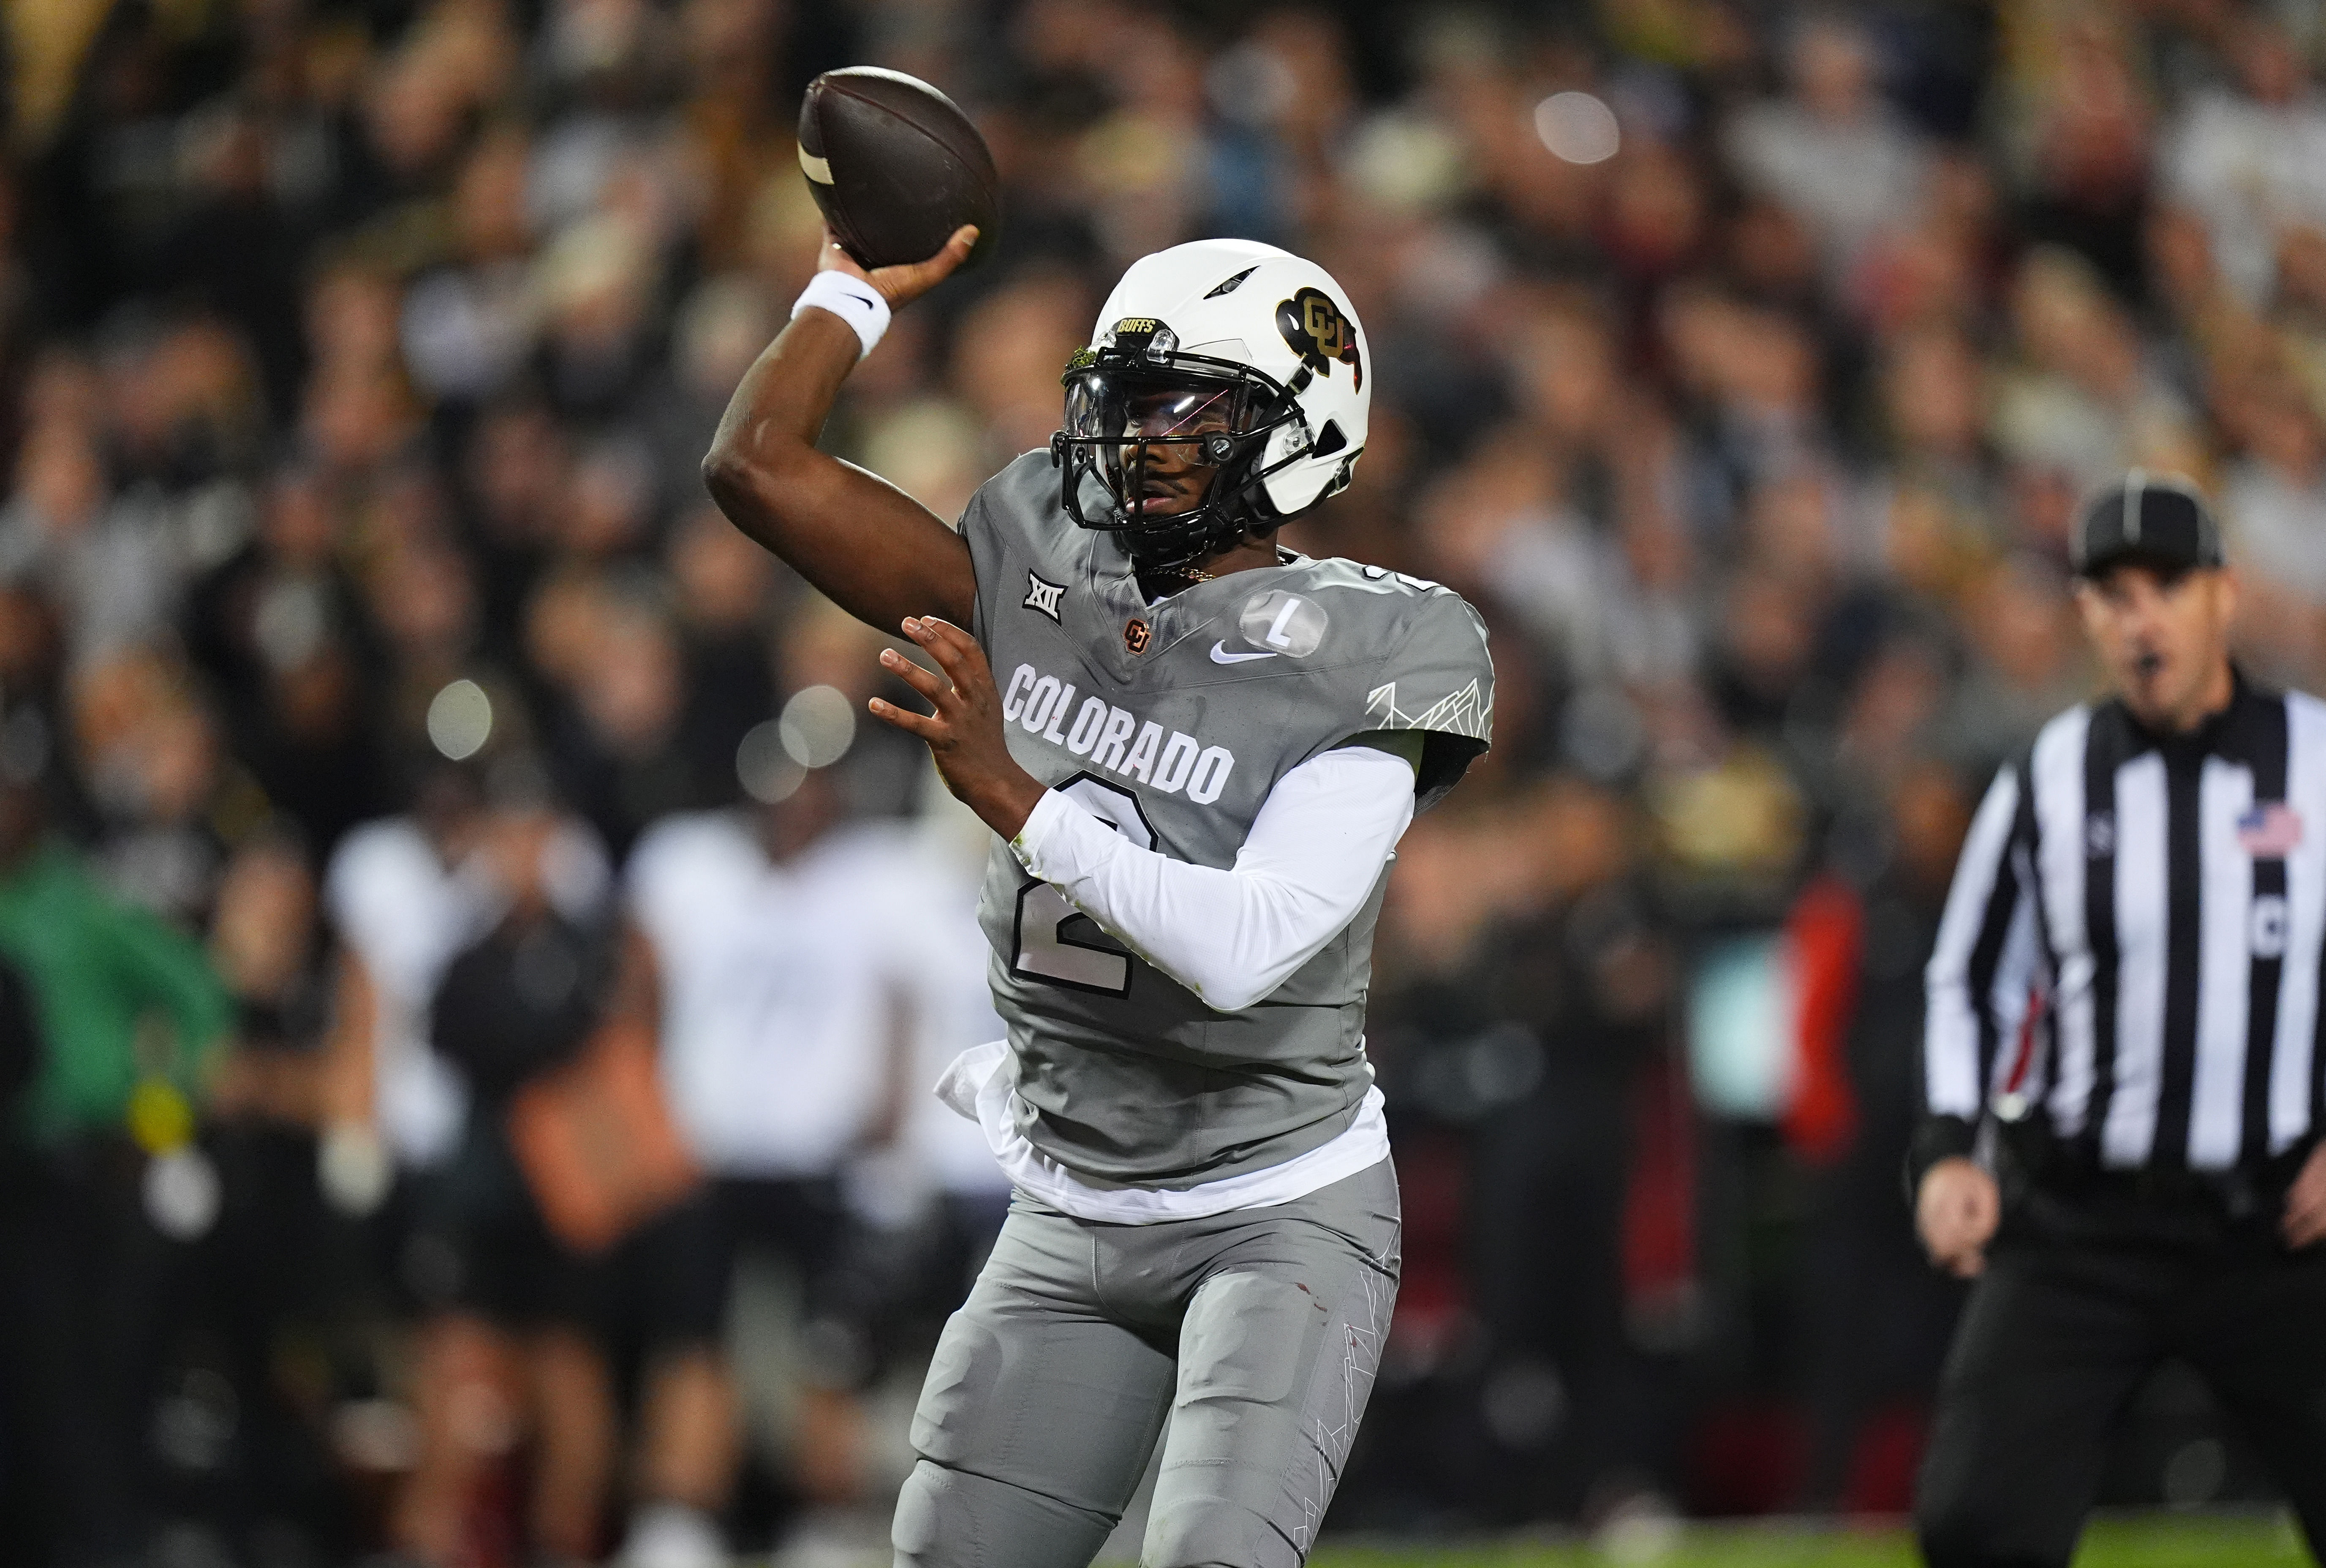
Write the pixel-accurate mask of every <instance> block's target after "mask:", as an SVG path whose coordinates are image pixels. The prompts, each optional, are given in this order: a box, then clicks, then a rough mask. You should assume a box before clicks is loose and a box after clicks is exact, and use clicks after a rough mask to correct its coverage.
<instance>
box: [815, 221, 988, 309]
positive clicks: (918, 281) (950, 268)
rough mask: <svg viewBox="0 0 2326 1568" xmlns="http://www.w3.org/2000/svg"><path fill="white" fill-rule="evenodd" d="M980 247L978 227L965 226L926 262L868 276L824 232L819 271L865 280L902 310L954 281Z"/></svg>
mask: <svg viewBox="0 0 2326 1568" xmlns="http://www.w3.org/2000/svg"><path fill="white" fill-rule="evenodd" d="M976 244H977V228H976V226H975V225H973V224H967V223H964V224H963V225H962V226H961V227H959V228H956V229H954V231H953V237H952V238H951V239H949V240H947V241H945V242H944V248H943V249H942V250H940V251H938V252H937V254H936V255H933V256H931V257H929V258H928V259H927V260H926V261H916V262H907V263H903V264H899V265H897V266H893V267H874V268H872V269H871V270H870V272H867V271H866V270H865V269H864V268H862V267H861V266H859V265H857V264H856V258H855V257H854V256H851V255H849V254H848V253H847V252H846V251H844V250H842V249H841V248H840V242H839V241H838V240H836V239H834V238H833V237H832V230H830V229H828V228H827V229H825V230H824V231H823V251H822V252H821V253H819V254H818V255H817V256H816V258H815V270H816V271H818V272H820V273H846V274H848V275H849V276H850V277H852V278H862V279H863V280H864V281H865V282H866V283H870V284H871V285H872V286H873V287H874V288H876V289H878V290H879V291H880V297H881V298H882V299H884V300H886V301H888V302H889V309H890V310H892V311H895V310H901V309H903V308H904V307H905V306H907V305H908V304H910V303H912V302H914V301H915V300H917V299H919V298H920V297H921V296H922V295H923V294H926V293H927V292H929V291H930V290H931V289H934V288H935V287H936V286H937V285H938V284H939V283H943V282H944V281H945V279H947V278H949V277H951V276H952V275H953V274H954V272H955V271H956V270H957V269H958V268H959V267H960V266H961V264H962V263H963V262H965V261H967V260H968V259H969V252H970V247H971V246H974V245H976Z"/></svg>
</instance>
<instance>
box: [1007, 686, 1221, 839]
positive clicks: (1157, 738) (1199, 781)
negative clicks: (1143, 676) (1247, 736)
mask: <svg viewBox="0 0 2326 1568" xmlns="http://www.w3.org/2000/svg"><path fill="white" fill-rule="evenodd" d="M1074 701H1075V689H1074V686H1073V685H1072V684H1071V683H1070V682H1061V681H1060V680H1059V679H1058V678H1057V677H1056V675H1045V674H1042V673H1039V672H1037V670H1036V669H1035V668H1034V666H1033V665H1031V664H1020V665H1019V666H1018V668H1017V669H1015V670H1013V671H1011V672H1010V675H1009V686H1008V687H1007V688H1006V689H1005V690H1004V691H1002V694H1001V717H1002V718H1003V719H1016V720H1017V721H1018V723H1019V725H1020V726H1021V727H1022V728H1024V729H1025V731H1026V733H1027V734H1028V735H1038V736H1040V737H1041V738H1043V739H1044V740H1047V741H1048V742H1050V743H1051V744H1052V745H1054V746H1063V747H1065V748H1066V749H1067V750H1068V751H1069V752H1072V753H1073V754H1074V755H1075V756H1087V757H1088V758H1090V763H1091V765H1092V766H1093V767H1103V768H1105V769H1106V770H1107V771H1108V772H1110V773H1113V774H1117V775H1121V776H1122V777H1124V778H1135V779H1137V780H1139V781H1140V783H1142V784H1148V785H1149V786H1150V787H1152V788H1154V789H1156V790H1158V791H1159V792H1161V793H1164V794H1167V795H1169V794H1177V793H1178V792H1179V791H1180V790H1181V789H1182V788H1184V789H1186V792H1187V798H1188V799H1189V800H1191V801H1193V802H1195V803H1196V804H1197V805H1199V806H1203V805H1209V804H1211V803H1212V802H1214V801H1215V800H1217V799H1219V798H1220V792H1221V791H1222V790H1223V789H1225V788H1227V784H1228V775H1229V774H1230V773H1232V772H1233V771H1234V769H1235V757H1234V756H1233V754H1232V753H1230V752H1229V750H1228V749H1227V747H1223V746H1213V747H1206V746H1205V745H1204V744H1203V742H1201V741H1199V740H1197V739H1196V738H1195V737H1194V736H1192V735H1187V734H1185V733H1183V732H1181V731H1179V730H1177V729H1174V730H1172V731H1170V733H1169V735H1168V738H1167V737H1166V735H1165V733H1164V729H1163V727H1162V726H1161V725H1159V724H1158V723H1156V722H1155V721H1154V720H1153V719H1149V720H1147V721H1146V722H1145V723H1144V724H1141V723H1140V719H1139V716H1138V715H1137V714H1135V713H1132V712H1131V711H1130V710H1128V709H1124V708H1117V707H1115V706H1114V705H1113V704H1112V703H1110V702H1109V701H1107V700H1106V699H1104V698H1103V697H1085V698H1084V699H1083V705H1082V707H1081V709H1080V710H1075V706H1074ZM1069 712H1072V713H1074V716H1075V718H1074V723H1073V726H1072V727H1071V728H1069V727H1068V726H1067V723H1066V715H1067V714H1068V713H1069ZM1134 732H1135V734H1136V738H1133V736H1134Z"/></svg>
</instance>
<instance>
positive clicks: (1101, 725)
mask: <svg viewBox="0 0 2326 1568" xmlns="http://www.w3.org/2000/svg"><path fill="white" fill-rule="evenodd" d="M962 533H963V537H964V538H965V539H966V540H967V541H968V543H969V548H970V556H971V559H972V562H973V563H974V565H975V568H976V572H977V616H976V625H975V626H974V627H973V628H972V630H973V631H974V632H975V634H976V636H977V639H978V641H979V642H980V643H981V644H982V645H983V646H984V648H985V651H986V654H987V656H988V658H989V659H990V660H991V663H992V666H993V675H994V680H995V682H996V683H997V684H998V685H999V686H1000V690H1001V692H1002V698H1003V702H1002V712H1003V714H1004V717H1005V722H1006V724H1007V728H1008V734H1009V749H1010V753H1011V755H1012V756H1015V757H1016V758H1017V759H1018V761H1019V764H1020V765H1023V766H1024V767H1025V768H1026V769H1027V770H1028V772H1030V773H1032V774H1033V775H1034V776H1035V777H1037V778H1038V779H1040V780H1041V781H1042V782H1043V783H1044V784H1047V785H1049V786H1050V787H1051V788H1053V789H1056V790H1063V791H1065V792H1066V793H1069V794H1070V795H1072V796H1073V797H1074V798H1075V800H1076V801H1077V802H1079V803H1081V804H1083V805H1084V806H1086V807H1088V808H1089V809H1090V810H1092V811H1093V812H1096V813H1097V814H1099V815H1100V816H1101V817H1102V818H1103V819H1105V820H1106V821H1111V822H1112V823H1113V824H1114V826H1115V827H1116V829H1117V830H1120V831H1121V832H1122V833H1123V834H1125V835H1126V836H1127V837H1129V838H1130V840H1132V841H1133V842H1135V843H1137V844H1139V845H1140V846H1141V847H1142V848H1148V849H1157V850H1159V851H1161V852H1162V853H1164V854H1166V855H1169V856H1172V857H1174V858H1177V859H1181V860H1186V861H1190V862H1192V863H1194V864H1196V865H1199V866H1214V867H1220V868H1226V867H1230V866H1233V864H1234V863H1235V858H1236V852H1237V850H1238V849H1241V848H1242V845H1243V841H1244V837H1245V835H1246V834H1247V833H1248V832H1249V831H1250V830H1251V824H1252V819H1253V818H1254V817H1255V816H1257V815H1258V814H1259V812H1260V807H1261V802H1263V801H1265V800H1266V799H1267V798H1268V793H1269V792H1270V790H1271V789H1272V788H1274V787H1275V784H1276V781H1277V780H1278V779H1279V778H1281V777H1283V776H1284V775H1285V774H1286V773H1287V772H1289V770H1290V769H1292V768H1294V767H1297V766H1298V765H1300V764H1301V763H1304V762H1306V761H1307V760H1308V759H1309V758H1310V757H1312V756H1317V754H1318V753H1320V752H1324V751H1326V750H1329V749H1331V748H1332V747H1335V746H1337V745H1339V744H1341V743H1342V742H1344V741H1345V740H1347V739H1348V738H1350V737H1351V736H1353V735H1357V734H1361V733H1363V732H1366V731H1371V730H1383V729H1413V730H1420V731H1424V732H1426V734H1425V740H1424V747H1423V756H1422V764H1421V776H1420V779H1419V783H1418V786H1417V787H1418V789H1419V795H1420V802H1419V803H1420V804H1422V805H1425V806H1426V805H1428V803H1431V802H1432V801H1434V800H1435V799H1436V798H1437V796H1438V795H1439V794H1441V793H1444V792H1445V791H1446V790H1447V788H1450V787H1451V786H1452V784H1453V783H1454V781H1455V779H1456V778H1457V777H1458V776H1460V775H1461V772H1462V770H1463V769H1464V768H1465V767H1466V766H1467V765H1468V764H1469V762H1470V760H1471V758H1473V757H1475V756H1477V755H1478V754H1480V753H1481V752H1483V751H1484V750H1485V748H1486V743H1487V739H1488V729H1489V725H1490V723H1491V721H1492V718H1493V689H1494V688H1493V682H1494V674H1493V664H1492V663H1490V662H1489V660H1488V658H1487V654H1486V634H1485V628H1484V625H1483V624H1482V623H1481V622H1480V620H1479V619H1478V616H1477V613H1476V612H1475V610H1473V609H1472V608H1470V607H1469V605H1467V604H1466V603H1465V602H1464V601H1463V599H1462V598H1461V597H1460V596H1459V595H1457V594H1456V593H1454V592H1452V591H1451V590H1450V589H1445V588H1441V587H1439V586H1437V585H1436V584H1434V583H1426V582H1422V581H1419V580H1415V579H1409V578H1405V577H1401V576H1400V575H1398V574H1396V573H1394V572H1389V571H1382V569H1381V568H1379V567H1370V566H1359V565H1356V564H1354V563H1353V562H1350V561H1337V560H1335V561H1311V560H1308V559H1307V558H1305V557H1295V558H1293V559H1292V560H1290V561H1288V562H1285V563H1283V564H1279V565H1277V566H1274V567H1267V568H1262V569H1260V570H1256V571H1239V572H1234V573H1232V574H1229V575H1227V576H1223V577H1222V578H1219V579H1217V580H1214V581H1210V582H1201V583H1196V584H1194V585H1193V586H1191V587H1189V588H1187V589H1183V590H1182V591H1180V592H1178V593H1176V594H1174V595H1172V596H1171V597H1169V598H1166V599H1164V600H1163V601H1162V602H1161V603H1159V604H1154V605H1149V604H1148V603H1147V602H1146V600H1145V598H1144V597H1143V596H1142V595H1141V594H1140V589H1139V585H1138V582H1137V580H1136V579H1135V578H1134V576H1133V575H1132V571H1131V566H1130V556H1129V555H1128V554H1127V553H1126V552H1124V551H1123V549H1122V547H1121V544H1120V543H1118V542H1117V541H1116V540H1115V538H1114V537H1113V536H1112V534H1107V533H1097V532H1093V531H1092V530H1088V529H1084V528H1079V527H1076V526H1075V524H1074V523H1073V521H1072V520H1071V519H1069V518H1068V517H1067V516H1066V515H1065V510H1064V509H1063V508H1062V507H1061V506H1059V505H1058V480H1057V475H1056V470H1054V469H1052V467H1051V466H1050V462H1049V458H1048V454H1047V453H1046V452H1029V453H1028V454H1027V455H1026V456H1024V457H1022V458H1019V459H1018V460H1017V461H1015V462H1013V463H1011V464H1010V465H1009V467H1008V468H1007V469H1003V470H1002V471H1001V472H1000V474H998V475H996V476H995V477H994V478H992V479H991V481H989V482H988V483H987V484H986V485H985V486H984V487H983V488H982V489H981V490H979V491H978V493H977V495H976V496H975V497H973V498H972V500H971V502H970V504H969V508H968V510H967V511H966V512H965V513H964V514H963V518H962ZM1387 881H1388V875H1387V871H1386V869H1384V871H1383V874H1382V877H1381V878H1380V879H1379V880H1377V881H1376V882H1375V883H1374V885H1373V888H1372V893H1371V895H1369V896H1368V897H1367V899H1366V901H1365V904H1364V905H1363V908H1362V909H1360V910H1359V911H1358V913H1357V914H1356V916H1355V918H1354V919H1353V920H1351V921H1350V922H1349V924H1348V926H1347V927H1346V928H1345V929H1344V931H1343V932H1341V933H1340V935H1338V936H1337V937H1335V938H1334V939H1333V940H1332V941H1331V942H1327V943H1326V945H1325V948H1324V950H1323V951H1320V952H1318V953H1317V955H1316V957H1314V958H1312V959H1311V960H1308V962H1307V963H1306V964H1305V965H1303V966H1302V967H1301V968H1300V969H1299V970H1297V971H1296V972H1295V973H1294V974H1293V975H1292V976H1291V978H1290V979H1287V980H1286V981H1285V982H1284V984H1283V985H1282V986H1280V987H1279V988H1277V989H1276V990H1275V991H1274V992H1273V993H1271V994H1270V996H1268V997H1265V998H1264V999H1262V1000H1261V1001H1260V1002H1259V1003H1257V1004H1255V1005H1254V1006H1252V1007H1247V1008H1244V1009H1243V1010H1242V1011H1240V1012H1233V1013H1223V1012H1216V1011H1214V1010H1213V1009H1212V1008H1211V1007H1207V1006H1205V1004H1204V1002H1203V1001H1202V1000H1201V999H1199V998H1198V997H1196V995H1195V994H1194V993H1193V992H1191V991H1189V990H1188V989H1187V988H1185V987H1183V986H1181V985H1180V984H1178V983H1177V981H1175V980H1173V979H1171V978H1170V977H1168V975H1166V974H1164V973H1163V972H1162V971H1161V970H1157V969H1155V968H1153V967H1151V966H1149V964H1147V963H1145V962H1143V961H1142V960H1140V959H1139V958H1138V957H1136V956H1135V955H1133V954H1132V953H1130V951H1127V950H1126V949H1125V948H1124V947H1123V945H1122V944H1121V942H1117V941H1116V940H1115V939H1114V938H1113V937H1112V936H1111V935H1109V934H1108V933H1106V932H1103V931H1102V930H1101V929H1100V928H1099V927H1098V925H1097V924H1096V923H1094V922H1093V921H1092V920H1091V919H1090V917H1089V916H1087V915H1085V914H1082V913H1080V912H1079V911H1077V910H1076V909H1075V908H1074V906H1073V905H1070V904H1068V903H1067V902H1066V900H1065V895H1063V894H1061V893H1060V892H1058V890H1057V889H1056V888H1055V887H1052V886H1049V885H1048V884H1047V883H1043V882H1037V881H1036V880H1034V879H1033V878H1032V877H1028V875H1027V874H1026V871H1025V868H1022V867H1021V866H1019V864H1018V862H1017V860H1016V859H1015V858H1013V857H1012V856H1011V855H1010V853H1009V847H1008V846H1007V845H1005V844H1003V843H1001V842H1000V840H995V843H994V846H993V852H992V856H991V862H990V864H989V866H988V868H987V871H986V878H985V886H984V890H983V895H982V899H981V901H980V905H979V918H980V920H981V922H982V924H983V926H984V929H985V934H986V937H987V939H988V940H989V941H990V942H991V943H992V947H993V964H992V979H993V999H994V1005H995V1007H996V1008H997V1010H998V1011H999V1012H1000V1015H1001V1017H1002V1019H1003V1021H1004V1022H1005V1023H1006V1024H1007V1025H1008V1026H1009V1044H1010V1046H1011V1057H1012V1065H1013V1068H1014V1071H1015V1073H1016V1084H1017V1089H1018V1093H1019V1100H1020V1104H1019V1128H1020V1130H1021V1131H1022V1132H1023V1133H1024V1134H1025V1136H1026V1137H1027V1138H1028V1140H1029V1141H1031V1142H1032V1143H1033V1144H1034V1146H1036V1147H1037V1148H1039V1149H1040V1150H1041V1151H1042V1152H1043V1153H1045V1154H1047V1155H1049V1156H1050V1157H1052V1158H1054V1159H1056V1161H1058V1163H1059V1164H1063V1165H1065V1167H1066V1168H1067V1169H1069V1170H1071V1171H1073V1172H1074V1173H1075V1174H1077V1175H1079V1176H1082V1177H1084V1178H1086V1179H1095V1180H1098V1181H1101V1182H1121V1183H1138V1184H1140V1185H1148V1186H1162V1187H1186V1186H1193V1185H1196V1184H1197V1183H1204V1182H1210V1181H1216V1180H1219V1179H1220V1178H1222V1177H1225V1176H1232V1175H1237V1174H1242V1173H1244V1172H1247V1171H1255V1170H1262V1169H1265V1168H1267V1167H1268V1166H1270V1165H1274V1164H1281V1163H1282V1162H1283V1161H1285V1160H1288V1159H1291V1158H1292V1157H1294V1156H1295V1155H1301V1154H1304V1153H1306V1152H1307V1151H1308V1150H1310V1149H1313V1148H1315V1147H1317V1146H1319V1145H1321V1144H1324V1143H1326V1142H1327V1141H1329V1140H1330V1139H1331V1138H1333V1137H1335V1135H1337V1134H1339V1133H1340V1132H1342V1131H1343V1130H1344V1129H1345V1128H1346V1127H1348V1126H1349V1124H1350V1122H1351V1121H1352V1120H1353V1119H1354V1118H1355V1116H1356V1114H1357V1110H1358V1109H1359V1106H1360V1104H1361V1103H1362V1101H1363V1099H1364V1095H1365V1091H1366V1090H1367V1089H1368V1088H1369V1087H1370V1086H1371V1085H1372V1068H1371V1066H1369V1065H1368V1064H1367V1062H1365V1059H1364V1051H1363V1030H1364V1002H1365V988H1366V984H1367V982H1368V980H1369V979H1370V976H1371V973H1372V935H1373V923H1374V919H1375V917H1376V915H1377V914H1379V912H1380V908H1381V898H1382V889H1383V887H1384V886H1386V885H1387Z"/></svg>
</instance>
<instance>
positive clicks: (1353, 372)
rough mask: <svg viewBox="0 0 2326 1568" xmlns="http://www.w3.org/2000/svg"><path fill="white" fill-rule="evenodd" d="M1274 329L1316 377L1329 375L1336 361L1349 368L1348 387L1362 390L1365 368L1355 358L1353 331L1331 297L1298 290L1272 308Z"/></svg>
mask: <svg viewBox="0 0 2326 1568" xmlns="http://www.w3.org/2000/svg"><path fill="white" fill-rule="evenodd" d="M1276 329H1277V330H1278V331H1279V332H1281V333H1283V334H1284V340H1285V342H1287V343H1289V344H1290V345H1291V347H1292V351H1293V352H1294V353H1295V354H1298V355H1299V356H1300V362H1301V363H1302V364H1303V365H1305V366H1307V368H1308V369H1310V370H1312V371H1314V372H1316V373H1317V375H1319V376H1330V375H1331V374H1332V373H1333V361H1334V360H1335V359H1337V360H1339V361H1340V362H1341V363H1342V364H1344V365H1345V366H1348V367H1349V375H1350V378H1351V384H1352V385H1354V386H1355V387H1356V388H1357V390H1359V391H1363V389H1364V385H1365V367H1364V365H1363V362H1362V361H1360V360H1359V359H1358V357H1357V329H1356V328H1355V327H1354V325H1353V324H1352V323H1351V322H1350V320H1349V319H1348V318H1347V317H1346V316H1344V315H1343V314H1341V307H1340V306H1338V305H1336V304H1335V303H1334V302H1333V299H1332V296H1331V295H1329V294H1327V293H1326V292H1324V291H1323V290H1321V289H1302V290H1300V291H1299V292H1298V293H1296V294H1294V295H1293V296H1292V297H1291V298H1290V299H1289V300H1286V301H1283V302H1280V303H1279V304H1278V306H1277V307H1276Z"/></svg>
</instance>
